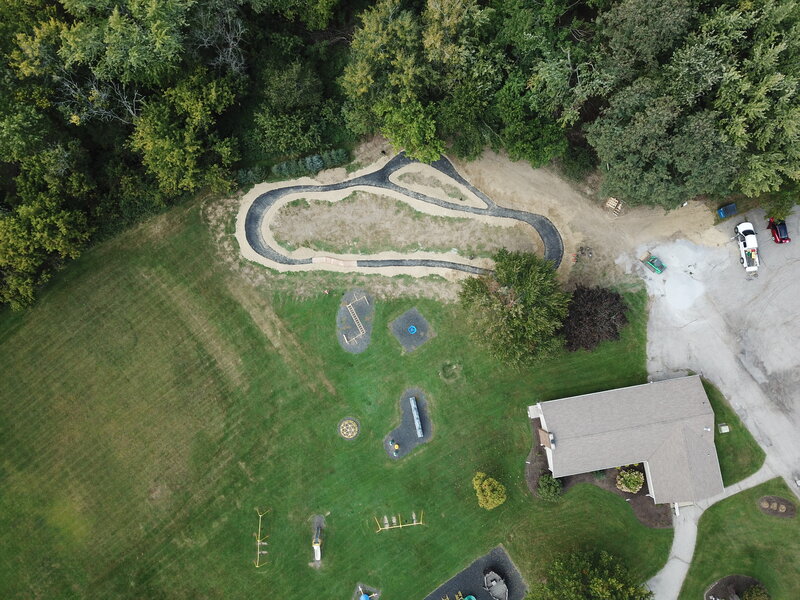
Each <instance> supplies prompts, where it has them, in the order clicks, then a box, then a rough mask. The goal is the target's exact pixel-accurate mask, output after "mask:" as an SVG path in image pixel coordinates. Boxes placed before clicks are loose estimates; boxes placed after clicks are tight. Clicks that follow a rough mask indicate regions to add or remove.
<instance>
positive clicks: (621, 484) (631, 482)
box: [617, 470, 644, 494]
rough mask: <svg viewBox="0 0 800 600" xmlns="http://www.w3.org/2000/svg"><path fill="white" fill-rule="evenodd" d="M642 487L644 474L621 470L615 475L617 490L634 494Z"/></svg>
mask: <svg viewBox="0 0 800 600" xmlns="http://www.w3.org/2000/svg"><path fill="white" fill-rule="evenodd" d="M643 485H644V473H642V472H641V471H634V470H622V471H620V472H619V473H617V489H620V490H622V491H623V492H630V493H631V494H635V493H636V492H638V491H639V490H640V489H642V486H643Z"/></svg>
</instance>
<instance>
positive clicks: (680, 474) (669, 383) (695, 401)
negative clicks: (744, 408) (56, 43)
mask: <svg viewBox="0 0 800 600" xmlns="http://www.w3.org/2000/svg"><path fill="white" fill-rule="evenodd" d="M528 416H529V417H530V418H531V419H540V424H541V427H539V428H538V430H537V435H538V442H539V443H540V444H541V445H542V446H544V449H545V453H546V454H547V464H548V467H549V468H550V470H551V471H552V472H553V476H554V477H565V476H567V475H576V474H578V473H587V472H590V471H598V470H601V469H608V468H611V467H619V466H623V465H629V464H634V463H643V464H644V470H645V476H646V477H647V484H648V488H649V494H648V495H649V496H651V497H652V498H653V501H654V502H655V503H656V504H663V503H670V504H677V505H681V504H689V503H694V502H697V501H698V500H703V499H705V498H709V497H711V496H715V495H717V494H720V493H721V492H722V488H723V486H722V474H721V473H720V470H719V461H718V459H717V451H716V448H715V447H714V411H713V410H712V409H711V403H710V402H709V400H708V397H707V396H706V393H705V390H704V389H703V385H702V383H701V382H700V377H699V376H697V375H694V376H691V377H681V378H678V379H669V380H666V381H658V382H653V383H646V384H644V385H635V386H632V387H626V388H620V389H616V390H608V391H605V392H597V393H595V394H584V395H582V396H573V397H571V398H561V399H559V400H551V401H549V402H539V403H538V404H535V405H533V406H530V407H528Z"/></svg>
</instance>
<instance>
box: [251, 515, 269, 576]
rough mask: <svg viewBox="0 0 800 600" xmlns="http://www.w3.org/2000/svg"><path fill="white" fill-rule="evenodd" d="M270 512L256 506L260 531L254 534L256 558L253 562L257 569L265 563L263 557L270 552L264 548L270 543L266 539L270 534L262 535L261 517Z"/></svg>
mask: <svg viewBox="0 0 800 600" xmlns="http://www.w3.org/2000/svg"><path fill="white" fill-rule="evenodd" d="M268 512H269V509H267V510H265V511H264V512H261V511H260V510H258V508H256V514H258V533H256V534H254V535H255V538H256V559H255V560H254V561H253V564H254V565H255V566H256V569H257V568H258V567H260V566H261V565H262V564H264V563H263V562H261V560H262V557H264V556H266V555H267V554H269V552H268V551H267V550H266V549H265V548H264V546H267V545H268V544H267V541H266V539H267V538H268V537H269V536H268V535H264V536H262V535H261V519H262V518H263V517H264V515H265V514H267V513H268Z"/></svg>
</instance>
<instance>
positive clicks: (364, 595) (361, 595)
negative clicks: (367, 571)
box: [358, 585, 378, 600]
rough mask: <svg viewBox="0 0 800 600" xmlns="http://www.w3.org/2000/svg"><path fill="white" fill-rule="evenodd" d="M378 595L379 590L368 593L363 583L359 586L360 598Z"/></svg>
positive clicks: (365, 598) (363, 599)
mask: <svg viewBox="0 0 800 600" xmlns="http://www.w3.org/2000/svg"><path fill="white" fill-rule="evenodd" d="M377 596H378V592H372V593H371V594H368V593H367V592H365V591H364V588H363V587H362V586H361V585H359V586H358V600H370V598H376V597H377Z"/></svg>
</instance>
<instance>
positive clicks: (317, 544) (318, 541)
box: [311, 525, 322, 562]
mask: <svg viewBox="0 0 800 600" xmlns="http://www.w3.org/2000/svg"><path fill="white" fill-rule="evenodd" d="M311 547H312V548H313V549H314V560H315V561H316V562H319V561H321V560H322V526H321V525H317V527H316V528H315V529H314V538H313V539H312V540H311Z"/></svg>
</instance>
